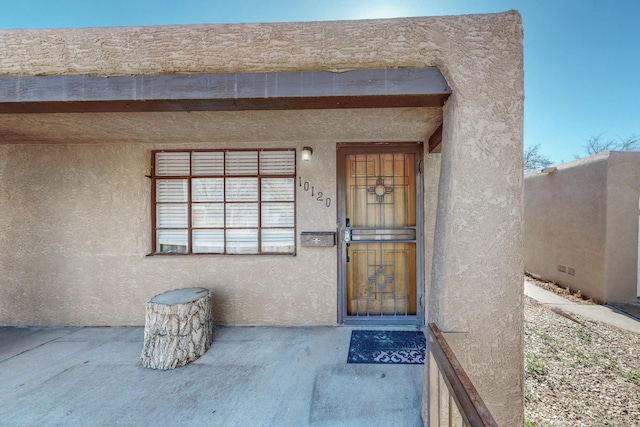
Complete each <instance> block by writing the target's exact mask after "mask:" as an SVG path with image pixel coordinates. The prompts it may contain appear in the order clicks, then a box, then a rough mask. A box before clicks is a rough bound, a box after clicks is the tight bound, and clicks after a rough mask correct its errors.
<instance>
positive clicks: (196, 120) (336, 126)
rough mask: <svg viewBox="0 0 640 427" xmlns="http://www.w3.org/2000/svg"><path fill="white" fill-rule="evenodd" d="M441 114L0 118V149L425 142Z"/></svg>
mask: <svg viewBox="0 0 640 427" xmlns="http://www.w3.org/2000/svg"><path fill="white" fill-rule="evenodd" d="M441 122H442V108H436V107H432V108H373V109H371V108H365V109H341V110H259V111H194V112H149V113H144V112H139V113H46V114H0V144H30V143H34V144H49V143H51V144H55V143H108V142H114V143H115V142H117V143H121V142H122V143H138V142H142V143H165V142H166V143H185V144H186V143H206V142H212V143H213V142H227V143H229V142H244V141H248V142H251V141H253V142H261V141H264V142H267V141H322V140H328V141H345V142H348V141H381V142H384V141H400V140H402V141H427V140H428V139H429V136H430V135H431V134H432V133H433V132H434V130H435V129H436V128H437V127H438V125H439V124H440V123H441Z"/></svg>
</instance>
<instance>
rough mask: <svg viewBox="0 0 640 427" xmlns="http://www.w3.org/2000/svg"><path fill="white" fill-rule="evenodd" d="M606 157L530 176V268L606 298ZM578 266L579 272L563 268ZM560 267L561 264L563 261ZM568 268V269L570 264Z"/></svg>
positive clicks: (527, 205) (527, 181)
mask: <svg viewBox="0 0 640 427" xmlns="http://www.w3.org/2000/svg"><path fill="white" fill-rule="evenodd" d="M607 158H608V156H597V157H595V158H591V159H589V160H581V161H577V162H571V163H568V164H566V165H559V166H558V170H557V171H555V172H554V173H551V174H548V175H547V174H539V173H537V172H532V173H529V174H527V176H526V177H525V185H524V194H525V222H524V223H525V249H524V253H525V270H526V271H527V272H529V273H531V274H533V275H534V276H536V277H541V278H543V279H546V280H550V281H554V282H556V283H559V284H561V285H563V286H569V287H570V288H571V289H573V290H581V291H582V292H584V294H585V295H588V296H590V297H593V298H597V299H599V300H601V301H604V300H605V291H604V283H605V270H606V254H605V245H606V218H607ZM558 266H565V267H567V268H572V269H575V275H570V274H568V273H567V272H561V271H559V270H558V268H559V267H558ZM560 268H561V267H560ZM565 270H566V269H565Z"/></svg>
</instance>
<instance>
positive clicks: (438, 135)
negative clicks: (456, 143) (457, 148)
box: [429, 124, 442, 153]
mask: <svg viewBox="0 0 640 427" xmlns="http://www.w3.org/2000/svg"><path fill="white" fill-rule="evenodd" d="M440 144H442V124H440V126H438V129H436V130H435V131H433V134H431V136H430V137H429V152H430V153H439V152H440V151H439V148H440ZM436 150H438V151H436Z"/></svg>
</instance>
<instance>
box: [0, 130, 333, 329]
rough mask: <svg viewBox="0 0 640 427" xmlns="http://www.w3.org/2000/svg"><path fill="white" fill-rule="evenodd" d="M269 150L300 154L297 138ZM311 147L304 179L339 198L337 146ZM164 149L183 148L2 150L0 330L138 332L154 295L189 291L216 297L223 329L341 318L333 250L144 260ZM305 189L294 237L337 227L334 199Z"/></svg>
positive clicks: (299, 198) (126, 146) (106, 146)
mask: <svg viewBox="0 0 640 427" xmlns="http://www.w3.org/2000/svg"><path fill="white" fill-rule="evenodd" d="M271 145H272V146H277V147H285V148H286V147H296V148H298V149H300V148H301V146H300V147H298V146H297V145H298V144H296V143H295V142H282V143H279V144H277V145H274V144H271ZM236 147H238V148H250V147H255V145H253V144H244V145H241V144H238V145H236ZM263 147H264V146H263ZM314 147H315V149H314V160H317V162H313V163H309V164H299V165H298V175H299V176H300V177H303V179H308V177H313V179H312V180H311V181H312V184H313V185H315V188H316V190H320V189H321V190H322V191H323V192H324V194H325V196H326V197H331V198H332V200H334V201H335V173H334V170H335V146H334V144H329V143H327V144H321V143H318V144H315V145H314ZM158 148H181V147H180V146H177V145H171V144H169V145H167V144H164V145H162V146H158V145H156V146H149V145H148V144H100V145H93V144H91V145H88V144H86V145H64V144H57V145H53V144H52V145H44V146H37V145H4V146H0V153H1V158H2V159H3V162H2V164H0V178H1V180H0V216H1V217H2V218H3V220H4V222H5V227H4V231H3V233H2V235H1V236H0V247H1V248H2V253H3V256H2V258H0V259H1V262H2V264H1V267H2V271H3V277H2V301H3V302H2V305H1V307H0V323H3V324H43V325H49V324H70V325H86V324H91V325H141V324H144V304H145V302H146V301H148V300H149V299H150V298H151V297H152V296H154V295H155V294H158V293H160V292H163V291H165V290H169V289H174V288H179V287H192V286H202V287H205V288H208V289H210V290H211V291H212V294H213V295H212V299H213V307H214V310H213V316H214V319H215V321H216V322H219V323H235V324H279V325H300V324H335V323H336V310H337V308H336V307H337V306H336V288H335V281H336V274H337V270H336V256H335V249H334V248H299V249H298V254H297V256H295V257H294V256H289V255H278V256H191V257H189V256H187V257H184V256H151V257H148V256H146V254H148V253H149V252H151V247H150V241H151V223H150V218H151V214H150V200H151V195H150V191H151V185H150V180H149V179H148V178H147V177H146V175H149V172H150V170H149V169H150V159H151V150H152V149H158ZM182 148H199V147H198V145H189V146H188V147H182ZM207 148H228V147H226V146H224V147H222V146H219V145H218V146H216V145H213V146H212V145H207ZM297 191H298V192H297V226H298V230H305V231H313V230H320V231H325V230H332V229H335V215H336V212H335V203H334V204H332V206H331V207H328V208H327V207H326V206H325V205H322V206H321V207H320V208H319V207H318V206H319V205H320V203H319V202H317V201H316V200H315V198H312V197H310V196H309V195H308V194H306V193H305V192H304V191H303V190H302V189H300V188H299V187H298V190H297ZM249 265H250V267H248V266H249ZM9 267H10V268H9ZM6 302H10V304H7V303H6Z"/></svg>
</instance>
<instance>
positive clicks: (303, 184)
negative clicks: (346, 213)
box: [298, 177, 331, 208]
mask: <svg viewBox="0 0 640 427" xmlns="http://www.w3.org/2000/svg"><path fill="white" fill-rule="evenodd" d="M298 187H300V188H302V189H303V190H304V191H306V192H308V193H310V195H311V197H313V198H314V199H316V201H317V202H320V203H323V204H324V206H325V207H327V208H330V207H331V198H330V197H325V196H324V193H323V192H322V191H316V188H315V186H313V185H311V183H310V182H309V181H303V180H302V177H298Z"/></svg>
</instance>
